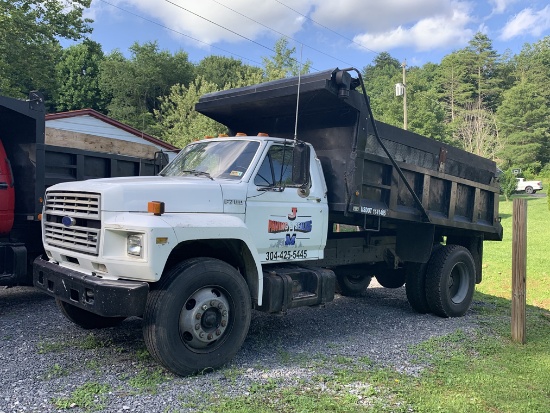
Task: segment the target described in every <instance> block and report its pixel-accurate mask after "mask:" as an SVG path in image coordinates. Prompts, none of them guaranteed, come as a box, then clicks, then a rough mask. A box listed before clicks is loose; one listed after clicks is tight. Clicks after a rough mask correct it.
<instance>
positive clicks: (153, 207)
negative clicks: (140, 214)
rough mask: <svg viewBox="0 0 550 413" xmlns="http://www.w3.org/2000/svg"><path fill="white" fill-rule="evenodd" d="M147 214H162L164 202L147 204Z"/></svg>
mask: <svg viewBox="0 0 550 413" xmlns="http://www.w3.org/2000/svg"><path fill="white" fill-rule="evenodd" d="M147 212H150V213H152V214H155V215H162V214H164V202H160V201H151V202H149V203H148V204H147Z"/></svg>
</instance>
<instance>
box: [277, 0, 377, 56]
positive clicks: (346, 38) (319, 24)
mask: <svg viewBox="0 0 550 413" xmlns="http://www.w3.org/2000/svg"><path fill="white" fill-rule="evenodd" d="M275 1H276V2H277V3H279V4H280V5H281V6H284V7H286V8H287V9H289V10H292V11H293V12H294V13H297V14H299V15H300V16H302V17H305V18H306V19H308V20H309V21H311V22H313V23H315V24H316V25H318V26H320V27H322V28H323V29H326V30H328V31H329V32H331V33H334V34H335V35H337V36H339V37H341V38H342V39H345V40H348V41H350V42H352V43H354V44H356V45H357V46H359V47H362V48H363V49H365V50H368V51H369V52H372V53H376V54H377V55H378V54H380V52H376V51H374V50H372V49H369V48H368V47H366V46H364V45H362V44H361V43H357V42H356V41H355V40H353V39H350V38H349V37H346V36H344V35H343V34H340V33H338V32H336V31H334V30H332V29H331V28H330V27H327V26H325V25H323V24H321V23H319V22H318V21H315V20H313V19H312V18H311V17H309V16H306V15H305V14H302V13H300V12H299V11H298V10H295V9H293V8H292V7H290V6H288V5H287V4H285V3H283V2H282V1H279V0H275ZM344 63H345V62H344ZM352 66H353V65H352Z"/></svg>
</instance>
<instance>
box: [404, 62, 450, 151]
mask: <svg viewBox="0 0 550 413" xmlns="http://www.w3.org/2000/svg"><path fill="white" fill-rule="evenodd" d="M436 76H437V66H436V65H434V64H432V63H428V64H426V65H424V66H423V67H422V68H419V67H412V68H411V69H410V70H409V72H408V73H407V75H406V82H407V85H406V87H407V123H408V129H409V130H411V131H412V132H416V133H419V134H421V135H424V136H427V137H430V138H433V139H437V140H439V141H444V142H447V141H448V140H449V139H448V138H447V136H446V131H445V124H444V119H445V110H444V107H443V105H442V104H441V103H440V102H439V101H438V99H437V97H438V94H437V89H436V86H435V78H436ZM394 99H395V97H394ZM397 100H399V101H401V99H397Z"/></svg>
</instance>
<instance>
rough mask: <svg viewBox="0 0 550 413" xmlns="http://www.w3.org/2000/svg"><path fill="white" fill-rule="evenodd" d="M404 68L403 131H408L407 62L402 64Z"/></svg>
mask: <svg viewBox="0 0 550 413" xmlns="http://www.w3.org/2000/svg"><path fill="white" fill-rule="evenodd" d="M401 67H402V68H403V129H405V130H407V82H406V81H405V68H406V67H407V61H406V60H404V61H403V63H402V64H401Z"/></svg>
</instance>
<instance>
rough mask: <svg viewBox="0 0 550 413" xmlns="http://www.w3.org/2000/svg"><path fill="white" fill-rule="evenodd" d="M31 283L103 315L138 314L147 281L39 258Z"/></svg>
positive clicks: (143, 306)
mask: <svg viewBox="0 0 550 413" xmlns="http://www.w3.org/2000/svg"><path fill="white" fill-rule="evenodd" d="M33 280H34V285H35V287H37V288H38V289H40V290H42V291H44V292H45V293H47V294H49V295H51V296H54V297H56V298H58V299H60V300H62V301H65V302H67V303H69V304H72V305H74V306H76V307H79V308H82V309H84V310H87V311H90V312H92V313H95V314H98V315H101V316H105V317H130V316H141V315H143V312H144V310H145V303H146V302H147V294H148V293H149V284H148V283H146V282H141V281H125V280H106V279H102V278H98V277H94V276H92V275H87V274H82V273H80V272H78V271H74V270H71V269H69V268H65V267H61V266H60V265H58V264H54V263H51V262H49V261H47V260H45V259H43V258H42V257H38V258H37V259H35V260H34V263H33Z"/></svg>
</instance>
